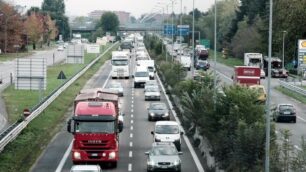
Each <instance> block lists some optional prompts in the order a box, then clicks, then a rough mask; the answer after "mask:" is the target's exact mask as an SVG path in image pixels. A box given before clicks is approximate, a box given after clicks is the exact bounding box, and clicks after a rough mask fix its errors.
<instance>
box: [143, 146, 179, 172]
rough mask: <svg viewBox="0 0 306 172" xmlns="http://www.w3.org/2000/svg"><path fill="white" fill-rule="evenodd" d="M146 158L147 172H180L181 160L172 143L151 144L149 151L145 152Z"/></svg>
mask: <svg viewBox="0 0 306 172" xmlns="http://www.w3.org/2000/svg"><path fill="white" fill-rule="evenodd" d="M145 154H146V155H147V156H148V159H147V171H148V172H154V171H176V172H180V171H181V159H180V157H179V155H182V154H183V153H182V152H178V151H177V150H176V148H175V146H174V145H173V143H170V142H168V143H161V142H159V143H156V142H155V143H153V144H152V148H151V150H150V151H148V152H145Z"/></svg>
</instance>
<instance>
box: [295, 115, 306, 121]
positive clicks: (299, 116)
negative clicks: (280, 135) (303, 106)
mask: <svg viewBox="0 0 306 172" xmlns="http://www.w3.org/2000/svg"><path fill="white" fill-rule="evenodd" d="M297 117H298V118H299V119H300V120H302V121H303V122H306V120H305V119H304V118H302V117H300V116H297Z"/></svg>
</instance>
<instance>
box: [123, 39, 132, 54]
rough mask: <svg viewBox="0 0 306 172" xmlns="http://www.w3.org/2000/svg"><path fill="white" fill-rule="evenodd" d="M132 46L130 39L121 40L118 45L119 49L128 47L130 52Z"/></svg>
mask: <svg viewBox="0 0 306 172" xmlns="http://www.w3.org/2000/svg"><path fill="white" fill-rule="evenodd" d="M133 48H134V46H133V44H132V42H130V41H123V42H122V43H121V45H120V49H121V50H124V49H129V50H130V52H132V49H133Z"/></svg>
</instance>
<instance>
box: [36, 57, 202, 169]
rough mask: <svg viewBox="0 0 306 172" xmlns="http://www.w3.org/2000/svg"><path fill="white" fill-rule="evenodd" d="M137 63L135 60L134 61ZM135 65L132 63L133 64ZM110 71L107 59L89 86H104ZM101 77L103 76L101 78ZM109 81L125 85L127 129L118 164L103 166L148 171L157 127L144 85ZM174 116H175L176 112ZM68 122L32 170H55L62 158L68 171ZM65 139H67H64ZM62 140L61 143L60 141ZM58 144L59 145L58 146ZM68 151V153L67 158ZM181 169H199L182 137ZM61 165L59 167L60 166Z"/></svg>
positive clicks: (124, 103)
mask: <svg viewBox="0 0 306 172" xmlns="http://www.w3.org/2000/svg"><path fill="white" fill-rule="evenodd" d="M132 59H133V58H132ZM133 63H134V62H133ZM131 66H133V64H132V65H131ZM110 71H111V66H110V64H109V63H107V64H106V65H105V66H104V69H103V70H100V71H99V72H98V73H97V74H96V75H95V76H94V77H93V78H92V79H91V80H92V83H91V84H88V85H87V86H89V87H101V86H102V85H103V83H104V81H106V80H107V76H108V75H109V72H110ZM99 78H100V79H99ZM109 82H121V83H122V85H123V87H124V97H122V98H121V100H120V101H121V102H122V105H123V106H122V110H123V112H124V113H125V117H124V130H123V132H122V133H120V142H119V146H120V147H119V149H120V150H119V152H120V160H119V162H118V166H117V168H109V167H103V168H104V169H103V171H116V172H127V171H134V172H141V171H146V158H147V157H146V155H145V154H144V152H146V151H148V150H149V149H150V148H151V145H152V142H153V136H152V135H151V133H150V132H151V131H152V130H153V129H154V125H155V122H149V121H148V119H147V107H148V105H149V101H144V91H143V88H137V89H134V88H133V79H132V78H130V79H129V80H124V79H119V80H118V79H110V80H109ZM161 101H165V95H164V94H162V97H161ZM171 120H174V118H173V116H172V117H171ZM65 130H66V126H64V127H63V130H62V132H61V133H60V134H58V135H57V136H56V137H55V138H54V140H53V141H52V142H51V143H50V144H49V145H48V147H47V149H46V151H45V152H44V153H43V155H42V156H41V158H40V159H39V160H38V161H37V163H36V164H35V165H34V167H33V170H32V171H33V172H38V171H55V170H56V169H57V168H58V167H59V165H60V164H61V163H60V162H61V160H62V159H63V162H64V164H63V168H62V170H61V171H63V172H66V171H69V170H70V168H71V166H72V165H73V164H72V161H71V153H70V150H69V149H68V148H69V144H70V143H71V140H72V135H71V134H69V133H68V132H65ZM63 140H65V141H63ZM59 143H60V144H59ZM56 145H58V146H56ZM49 151H53V152H54V154H52V156H50V154H49V155H48V154H47V153H48V152H49ZM65 152H68V153H69V156H68V157H67V158H66V159H65V158H63V157H64V154H65ZM182 152H183V153H184V154H183V155H182V156H181V159H182V171H190V172H196V171H197V168H196V164H195V162H194V160H193V158H192V155H191V153H190V152H189V149H188V148H187V146H186V143H185V142H184V140H183V139H182ZM58 169H60V168H58Z"/></svg>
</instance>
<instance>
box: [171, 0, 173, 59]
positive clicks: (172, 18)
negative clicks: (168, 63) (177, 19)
mask: <svg viewBox="0 0 306 172" xmlns="http://www.w3.org/2000/svg"><path fill="white" fill-rule="evenodd" d="M171 2H172V14H171V15H172V52H171V58H172V61H173V51H174V35H173V34H174V10H173V3H174V0H171Z"/></svg>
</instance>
